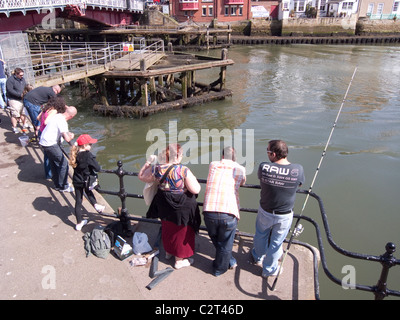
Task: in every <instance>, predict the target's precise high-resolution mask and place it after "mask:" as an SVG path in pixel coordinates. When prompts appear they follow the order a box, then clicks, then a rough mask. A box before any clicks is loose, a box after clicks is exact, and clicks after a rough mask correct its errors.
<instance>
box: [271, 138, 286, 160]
mask: <svg viewBox="0 0 400 320" xmlns="http://www.w3.org/2000/svg"><path fill="white" fill-rule="evenodd" d="M268 147H269V151H271V152H274V153H275V156H276V158H277V159H278V160H280V159H283V158H286V157H287V156H288V154H289V149H288V147H287V145H286V143H285V141H283V140H271V141H270V142H269V143H268Z"/></svg>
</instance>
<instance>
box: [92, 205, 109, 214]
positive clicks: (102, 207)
mask: <svg viewBox="0 0 400 320" xmlns="http://www.w3.org/2000/svg"><path fill="white" fill-rule="evenodd" d="M94 208H95V210H96V211H97V212H98V213H102V212H103V211H104V209H105V208H106V207H105V206H102V205H101V204H98V203H96V204H95V205H94Z"/></svg>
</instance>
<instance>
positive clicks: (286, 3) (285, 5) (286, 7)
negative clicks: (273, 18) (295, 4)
mask: <svg viewBox="0 0 400 320" xmlns="http://www.w3.org/2000/svg"><path fill="white" fill-rule="evenodd" d="M283 10H289V2H284V3H283Z"/></svg>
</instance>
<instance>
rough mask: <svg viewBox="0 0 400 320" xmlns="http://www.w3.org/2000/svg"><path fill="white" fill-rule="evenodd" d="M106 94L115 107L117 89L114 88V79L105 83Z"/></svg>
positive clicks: (109, 79)
mask: <svg viewBox="0 0 400 320" xmlns="http://www.w3.org/2000/svg"><path fill="white" fill-rule="evenodd" d="M106 87H107V92H109V93H110V95H111V104H112V105H114V106H116V105H117V104H118V96H117V88H116V86H115V79H114V78H108V79H107V82H106Z"/></svg>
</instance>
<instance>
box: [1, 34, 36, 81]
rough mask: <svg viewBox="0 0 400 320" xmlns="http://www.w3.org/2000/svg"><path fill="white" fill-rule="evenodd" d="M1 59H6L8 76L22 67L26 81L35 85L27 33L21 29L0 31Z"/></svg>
mask: <svg viewBox="0 0 400 320" xmlns="http://www.w3.org/2000/svg"><path fill="white" fill-rule="evenodd" d="M0 59H3V60H4V61H5V67H6V73H7V75H8V76H10V75H11V74H12V72H13V71H14V69H15V68H21V69H22V70H24V78H25V80H26V83H27V84H30V85H32V86H35V77H34V74H33V67H32V59H31V54H30V49H29V42H28V35H27V34H25V33H22V32H20V31H19V32H0Z"/></svg>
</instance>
